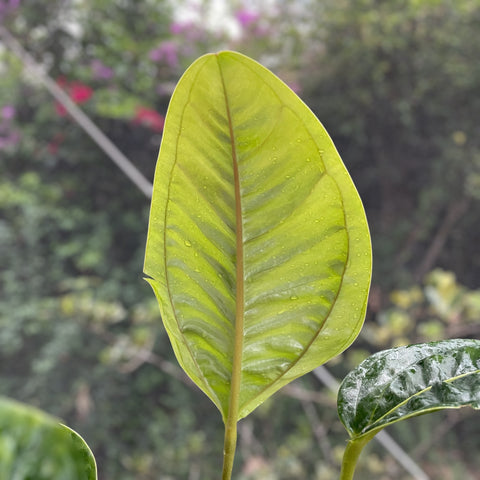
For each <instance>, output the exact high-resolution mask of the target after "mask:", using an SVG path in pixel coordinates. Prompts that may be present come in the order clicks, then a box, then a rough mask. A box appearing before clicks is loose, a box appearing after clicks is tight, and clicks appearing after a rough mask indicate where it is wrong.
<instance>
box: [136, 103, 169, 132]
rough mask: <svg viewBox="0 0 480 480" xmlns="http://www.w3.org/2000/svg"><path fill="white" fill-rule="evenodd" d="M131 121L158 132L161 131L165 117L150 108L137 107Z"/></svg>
mask: <svg viewBox="0 0 480 480" xmlns="http://www.w3.org/2000/svg"><path fill="white" fill-rule="evenodd" d="M133 122H134V123H136V124H140V125H144V126H146V127H148V128H150V129H151V130H153V131H154V132H159V133H160V132H162V131H163V125H164V123H165V117H164V116H163V115H160V114H159V113H158V112H156V111H155V110H152V109H150V108H145V107H138V108H137V111H136V113H135V117H134V118H133Z"/></svg>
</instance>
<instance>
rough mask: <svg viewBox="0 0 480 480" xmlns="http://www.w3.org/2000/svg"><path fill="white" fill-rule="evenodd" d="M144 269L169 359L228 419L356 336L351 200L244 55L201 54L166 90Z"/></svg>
mask: <svg viewBox="0 0 480 480" xmlns="http://www.w3.org/2000/svg"><path fill="white" fill-rule="evenodd" d="M144 271H145V273H146V274H147V275H149V276H150V277H151V278H150V280H149V282H150V284H151V286H152V287H153V289H154V291H155V294H156V296H157V299H158V301H159V304H160V310H161V314H162V319H163V322H164V324H165V327H166V330H167V332H168V335H169V337H170V341H171V343H172V345H173V349H174V351H175V354H176V356H177V359H178V361H179V363H180V364H181V366H182V367H183V368H184V370H185V371H186V372H187V374H188V375H189V376H190V377H191V378H192V379H193V381H194V382H195V383H197V385H198V386H199V387H200V388H201V389H202V390H203V391H204V392H205V393H206V394H207V395H208V396H209V397H210V398H211V400H212V401H213V402H214V403H215V405H216V406H217V407H218V409H219V410H220V412H221V413H222V416H223V418H224V420H225V419H227V417H228V418H229V421H230V423H232V419H233V420H235V421H236V420H237V419H240V418H242V417H245V416H246V415H248V414H249V413H250V412H251V411H252V410H253V409H255V408H256V407H257V406H258V405H260V404H261V403H262V402H263V401H264V400H265V399H266V398H268V397H269V396H270V395H272V394H273V393H274V392H275V391H277V390H278V389H279V388H281V387H282V386H283V385H285V384H287V383H288V382H290V381H292V380H294V379H295V378H297V377H299V376H301V375H303V374H305V373H307V372H308V371H310V370H312V369H314V368H316V367H317V366H319V365H320V364H322V363H324V362H326V361H327V360H329V359H331V358H332V357H334V356H335V355H338V354H339V353H340V352H342V351H343V350H345V349H346V348H347V347H348V346H349V345H350V344H351V343H352V341H353V340H354V339H355V337H356V336H357V334H358V332H359V331H360V328H361V326H362V324H363V319H364V316H365V308H366V301H367V296H368V288H369V284H370V273H371V249H370V236H369V233H368V227H367V222H366V218H365V214H364V211H363V207H362V203H361V201H360V198H359V196H358V193H357V191H356V189H355V187H354V185H353V183H352V180H351V178H350V176H349V175H348V172H347V170H346V169H345V166H344V165H343V163H342V161H341V159H340V157H339V155H338V153H337V151H336V149H335V147H334V145H333V143H332V141H331V139H330V137H329V136H328V134H327V132H326V131H325V129H324V128H323V126H322V125H321V124H320V122H319V121H318V120H317V118H316V117H315V116H314V115H313V114H312V112H311V111H310V110H309V109H308V107H307V106H306V105H305V104H304V103H303V102H302V101H301V100H300V99H299V98H298V97H297V96H296V95H295V94H294V93H293V92H292V91H291V90H290V89H289V88H288V87H287V86H286V85H285V84H284V83H283V82H281V81H280V80H279V79H278V78H277V77H275V76H274V75H273V74H272V73H271V72H269V71H268V70H267V69H265V68H264V67H262V66H261V65H259V64H258V63H256V62H254V61H253V60H251V59H249V58H247V57H245V56H243V55H240V54H238V53H234V52H221V53H219V54H209V55H205V56H204V57H201V58H200V59H198V60H197V61H196V62H195V63H194V64H193V65H192V66H191V67H190V68H189V69H188V70H187V72H186V73H185V74H184V76H183V77H182V79H181V80H180V82H179V84H178V86H177V88H176V89H175V92H174V94H173V97H172V100H171V102H170V106H169V110H168V114H167V118H166V123H165V131H164V136H163V140H162V146H161V149H160V154H159V158H158V163H157V167H156V172H155V181H154V190H153V198H152V205H151V212H150V223H149V231H148V240H147V248H146V256H145V268H144Z"/></svg>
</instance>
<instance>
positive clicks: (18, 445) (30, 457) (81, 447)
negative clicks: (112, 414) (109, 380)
mask: <svg viewBox="0 0 480 480" xmlns="http://www.w3.org/2000/svg"><path fill="white" fill-rule="evenodd" d="M96 479H97V467H96V464H95V459H94V457H93V454H92V452H91V451H90V449H89V448H88V446H87V444H86V443H85V442H84V440H83V439H82V438H81V437H80V436H79V435H78V434H77V433H75V432H74V431H73V430H71V429H70V428H68V427H65V426H64V425H61V424H60V423H58V421H57V420H56V419H55V418H53V417H50V416H49V415H47V414H46V413H44V412H41V411H40V410H37V409H34V408H32V407H28V406H27V405H23V404H21V403H18V402H14V401H12V400H8V399H5V398H0V480H96Z"/></svg>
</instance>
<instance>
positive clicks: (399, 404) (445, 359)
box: [338, 339, 480, 439]
mask: <svg viewBox="0 0 480 480" xmlns="http://www.w3.org/2000/svg"><path fill="white" fill-rule="evenodd" d="M467 405H468V406H470V407H473V408H476V409H478V408H480V340H461V339H455V340H444V341H440V342H433V343H425V344H418V345H410V346H408V347H400V348H394V349H391V350H386V351H383V352H379V353H377V354H375V355H372V356H371V357H369V358H367V359H366V360H364V361H363V362H362V363H361V364H360V365H359V366H358V367H357V368H356V369H355V370H353V371H352V372H350V373H349V374H348V375H347V376H346V377H345V379H344V381H343V382H342V385H341V386H340V390H339V393H338V412H339V416H340V419H341V420H342V422H343V424H344V425H345V427H346V429H347V431H348V433H349V434H350V436H351V437H352V438H353V439H357V438H358V439H360V438H361V437H363V436H367V437H371V436H373V435H374V434H375V433H376V432H377V431H379V430H381V429H382V428H384V427H386V426H387V425H390V424H392V423H394V422H397V421H399V420H402V419H405V418H410V417H413V416H416V415H421V414H424V413H429V412H433V411H436V410H441V409H445V408H459V407H463V406H467Z"/></svg>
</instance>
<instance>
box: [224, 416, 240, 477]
mask: <svg viewBox="0 0 480 480" xmlns="http://www.w3.org/2000/svg"><path fill="white" fill-rule="evenodd" d="M236 446H237V422H236V421H233V422H228V423H227V424H226V425H225V439H224V443H223V471H222V480H230V479H231V478H232V469H233V459H234V458H235V448H236Z"/></svg>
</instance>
